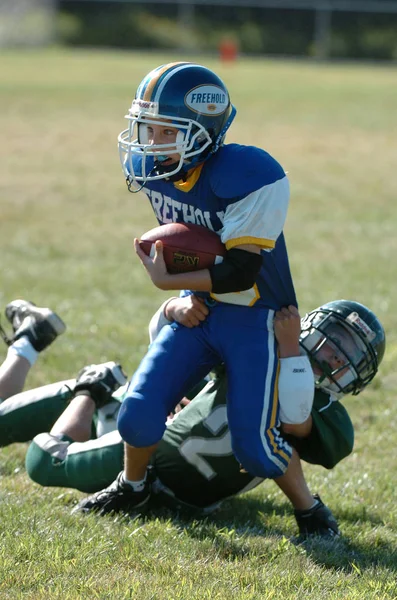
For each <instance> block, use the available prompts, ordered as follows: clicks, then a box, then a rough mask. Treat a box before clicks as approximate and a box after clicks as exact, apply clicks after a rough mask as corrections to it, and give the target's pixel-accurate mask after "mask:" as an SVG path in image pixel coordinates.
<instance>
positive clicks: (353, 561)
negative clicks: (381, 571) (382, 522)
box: [296, 537, 397, 576]
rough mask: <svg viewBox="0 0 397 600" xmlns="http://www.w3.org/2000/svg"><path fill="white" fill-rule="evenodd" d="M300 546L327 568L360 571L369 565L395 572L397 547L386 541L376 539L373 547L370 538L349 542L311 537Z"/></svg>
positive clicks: (396, 570)
mask: <svg viewBox="0 0 397 600" xmlns="http://www.w3.org/2000/svg"><path fill="white" fill-rule="evenodd" d="M296 543H298V542H296ZM299 546H300V547H301V548H303V549H304V551H305V553H306V554H307V556H310V558H311V560H313V561H314V562H315V563H317V564H318V565H321V566H323V567H326V568H327V569H335V570H337V571H343V572H345V573H356V574H357V573H358V574H361V573H362V572H363V571H365V570H366V569H369V568H374V567H375V568H376V567H383V568H386V569H388V570H389V571H390V572H391V573H395V574H396V576H397V550H396V547H395V545H394V544H391V543H389V542H385V541H382V542H378V543H377V545H376V547H374V546H373V545H371V544H370V542H367V543H358V542H352V541H351V540H349V539H347V538H343V537H342V538H340V539H337V540H333V541H332V540H331V541H327V540H322V539H311V540H307V541H305V542H301V543H299Z"/></svg>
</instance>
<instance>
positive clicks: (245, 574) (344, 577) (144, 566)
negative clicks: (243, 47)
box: [0, 50, 397, 600]
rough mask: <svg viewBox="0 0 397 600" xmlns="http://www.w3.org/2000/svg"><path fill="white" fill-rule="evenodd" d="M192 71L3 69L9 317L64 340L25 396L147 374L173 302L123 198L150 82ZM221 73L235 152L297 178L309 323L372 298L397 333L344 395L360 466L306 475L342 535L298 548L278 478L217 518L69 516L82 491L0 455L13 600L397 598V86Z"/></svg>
mask: <svg viewBox="0 0 397 600" xmlns="http://www.w3.org/2000/svg"><path fill="white" fill-rule="evenodd" d="M181 58H182V59H185V58H186V57H180V56H176V55H167V56H164V55H162V56H160V55H157V56H156V55H153V54H148V55H142V54H139V55H138V54H133V53H116V52H109V53H103V52H91V53H90V52H62V51H55V50H54V51H50V52H45V53H44V52H32V53H31V54H29V55H28V54H26V53H23V52H21V53H16V52H15V53H14V52H9V53H7V52H4V51H3V53H2V56H1V58H0V108H1V110H0V133H1V135H0V165H1V166H0V206H1V212H0V247H1V249H0V256H1V289H0V306H4V305H5V304H6V303H7V302H9V301H10V300H11V299H13V298H16V297H25V298H28V299H31V300H33V301H35V302H36V303H38V304H40V305H49V306H51V307H52V308H54V309H56V310H57V311H58V312H59V313H60V315H61V316H62V317H63V318H64V320H65V321H66V322H67V324H68V331H67V332H66V334H65V335H64V336H62V338H60V339H59V341H57V342H56V343H55V344H54V346H53V347H52V348H51V349H50V350H49V351H48V352H47V353H45V354H44V355H43V356H42V357H41V358H40V361H39V362H38V364H37V367H35V369H34V370H33V371H32V373H31V375H30V378H29V381H28V385H29V386H36V385H41V384H44V383H47V382H49V381H51V380H56V379H58V378H59V379H60V378H65V377H70V376H73V375H74V374H75V373H76V372H77V371H78V370H79V369H80V367H81V366H83V365H85V364H88V363H90V362H100V361H103V360H118V361H120V362H122V364H123V366H124V368H125V370H126V371H127V372H128V373H132V372H133V370H134V368H135V367H136V366H137V364H138V362H139V360H140V357H141V356H142V354H143V353H144V351H145V349H146V346H147V334H146V325H145V324H146V323H147V322H148V320H149V318H150V316H151V314H152V313H153V312H154V310H155V309H156V308H157V306H158V305H159V303H160V302H161V301H162V300H164V299H165V297H166V295H165V293H163V292H160V291H158V290H156V289H155V288H153V287H152V285H151V284H150V282H149V280H148V278H147V276H146V274H145V272H144V270H143V269H142V268H141V266H140V265H139V264H138V261H137V258H136V257H135V256H134V253H133V248H132V240H133V238H134V237H135V236H138V235H139V234H140V233H142V232H144V231H146V230H147V229H150V228H151V227H153V226H154V225H155V220H154V217H153V215H152V213H151V209H150V207H149V204H148V202H146V201H145V197H144V196H141V195H137V196H132V195H130V194H128V193H127V190H126V188H125V186H124V183H123V177H122V173H121V169H120V165H119V161H118V153H117V142H116V138H117V134H118V132H119V131H120V130H121V129H122V128H124V121H123V115H124V114H125V112H126V110H127V108H128V106H129V104H130V101H131V99H132V97H133V94H134V91H135V88H136V86H137V84H138V83H139V81H140V80H141V78H142V77H143V75H144V74H145V73H146V72H147V71H149V70H150V69H151V68H152V67H154V66H156V65H157V64H161V63H164V62H167V61H168V60H174V59H181ZM189 58H194V57H189ZM198 60H200V59H198ZM206 64H207V65H208V66H210V67H212V68H214V69H215V70H217V71H218V72H219V74H220V75H221V76H222V78H223V79H224V80H225V82H226V83H227V85H228V87H229V89H230V92H231V96H232V100H233V102H234V103H235V104H236V106H237V108H238V116H237V120H236V122H235V124H234V125H233V126H232V128H231V131H230V135H229V136H228V140H229V141H239V142H241V143H247V144H256V145H258V146H262V147H264V148H266V149H267V150H268V151H269V152H270V153H271V154H273V155H274V156H275V157H276V158H277V159H278V160H279V161H280V162H281V163H282V165H283V166H284V167H285V169H286V170H287V171H288V172H289V177H290V181H291V188H292V201H291V207H290V212H289V217H288V223H287V227H286V235H287V242H288V246H289V253H290V259H291V264H292V269H293V275H294V279H295V284H296V289H297V293H298V297H299V300H300V307H301V312H302V313H304V312H305V311H306V310H308V309H312V308H314V307H315V306H318V305H319V304H321V303H323V302H326V301H328V300H332V299H337V298H343V297H344V298H351V299H356V300H359V301H361V302H363V303H364V304H367V305H368V306H370V307H371V308H372V309H373V310H374V311H375V312H376V313H377V314H378V316H379V317H380V319H381V320H382V322H383V324H384V326H385V329H386V332H387V337H388V346H387V351H386V355H385V359H384V361H383V363H382V366H381V369H380V374H379V376H378V378H377V380H376V381H375V382H374V383H373V384H372V385H371V386H370V388H369V389H368V390H367V391H366V392H364V393H363V394H362V396H359V397H358V398H348V399H346V403H345V404H346V406H347V408H348V410H349V412H350V414H351V416H352V419H353V421H354V424H355V427H356V445H355V450H354V453H353V454H352V455H351V456H350V457H349V458H348V459H346V460H345V461H344V462H343V463H342V464H340V465H339V466H338V467H337V468H336V469H335V470H333V471H331V472H328V471H325V470H323V469H321V468H319V467H318V468H317V467H306V469H305V474H306V476H307V479H308V481H309V484H310V486H311V488H312V489H313V491H318V492H319V493H320V494H321V495H322V497H323V499H324V500H325V501H326V503H327V504H328V505H329V506H330V507H331V508H332V510H333V512H334V513H335V515H336V517H337V519H338V521H339V524H340V527H341V529H342V531H343V534H344V535H343V538H342V539H341V540H339V541H336V542H334V543H331V544H330V543H328V544H325V543H321V542H312V543H310V544H306V545H304V546H299V545H296V544H294V540H293V536H294V535H295V534H296V524H295V521H294V519H293V515H292V512H291V509H290V507H289V504H288V502H287V501H286V500H285V498H284V497H283V496H282V494H281V492H280V491H278V489H277V488H276V486H275V485H274V484H273V483H272V482H268V483H267V484H265V485H262V486H261V487H260V488H258V489H257V490H254V491H253V492H250V493H249V494H247V495H246V496H244V497H241V498H236V499H234V500H232V501H230V502H228V503H227V504H225V506H224V508H223V509H222V510H221V511H220V512H219V513H218V514H217V515H216V516H214V517H212V518H208V519H207V520H205V521H202V522H197V521H189V520H184V519H182V518H178V517H175V516H174V515H172V514H171V513H167V512H164V513H161V514H158V515H152V516H151V517H148V518H146V519H144V520H142V519H137V520H134V521H125V520H123V519H120V518H115V519H112V518H103V519H97V518H95V517H91V516H90V517H88V518H82V517H71V516H70V514H69V513H70V509H71V507H72V505H73V503H74V502H75V501H76V500H77V499H79V498H80V497H81V494H79V493H77V492H73V491H68V490H61V489H55V488H53V489H42V488H39V487H38V486H36V485H34V484H32V483H30V482H29V480H28V478H27V476H26V474H25V472H24V455H25V450H26V447H25V445H16V446H13V447H10V448H6V449H2V450H0V598H1V600H6V599H7V600H8V599H12V600H16V599H19V598H21V599H22V598H29V599H34V600H36V599H37V600H38V599H40V600H41V599H48V598H51V599H53V598H54V599H56V598H62V599H63V600H72V599H73V600H74V599H84V600H85V599H87V600H91V599H96V598H98V599H101V600H102V599H112V600H113V599H114V600H119V599H127V598H131V599H137V600H149V599H153V600H177V599H181V600H196V599H197V600H198V599H199V600H205V599H207V598H208V599H226V598H227V599H228V600H231V599H233V600H246V599H247V600H251V599H255V600H257V599H260V600H262V599H263V600H270V599H275V600H279V599H280V600H281V599H285V598H288V599H290V598H291V599H292V598H305V599H313V600H314V599H316V600H317V599H318V598H324V599H338V600H339V599H349V600H358V599H360V600H361V599H365V600H369V599H373V600H382V599H385V598H397V583H396V581H397V507H396V501H395V498H396V496H395V488H396V483H397V458H396V456H397V454H396V448H395V446H396V428H397V419H396V414H395V401H396V400H395V398H396V393H397V374H396V371H395V364H396V360H397V334H396V332H397V315H396V311H395V309H394V304H393V302H394V301H396V300H397V283H396V282H397V259H396V255H397V235H396V226H397V208H396V206H397V205H396V198H397V178H396V176H395V173H396V164H397V141H396V139H397V138H396V135H397V111H396V106H397V86H396V71H395V70H393V69H392V68H383V67H365V66H352V65H344V66H327V65H318V64H306V63H298V62H296V63H294V62H290V63H287V62H278V61H277V62H270V61H265V60H259V59H258V60H243V59H242V60H240V61H239V62H238V63H237V64H235V65H233V66H227V65H226V66H225V65H220V64H218V63H217V61H215V60H207V61H206Z"/></svg>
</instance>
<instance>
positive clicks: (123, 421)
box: [117, 396, 167, 448]
mask: <svg viewBox="0 0 397 600" xmlns="http://www.w3.org/2000/svg"><path fill="white" fill-rule="evenodd" d="M157 409H158V407H157ZM166 419H167V415H165V414H163V413H161V414H159V413H156V412H154V409H153V406H152V405H151V404H150V402H148V401H147V400H143V399H142V398H141V397H139V396H130V397H128V398H126V399H125V400H124V401H123V404H122V405H121V408H120V411H119V416H118V419H117V428H118V430H119V433H120V435H121V437H122V438H123V440H124V441H125V442H127V444H129V445H130V446H134V447H135V448H145V447H146V446H152V445H153V444H156V443H157V442H159V441H160V440H161V438H162V437H163V433H164V431H165V422H166Z"/></svg>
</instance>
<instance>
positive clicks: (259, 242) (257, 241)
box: [225, 235, 276, 250]
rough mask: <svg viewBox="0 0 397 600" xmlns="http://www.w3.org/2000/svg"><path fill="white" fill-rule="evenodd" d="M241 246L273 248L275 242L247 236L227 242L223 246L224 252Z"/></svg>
mask: <svg viewBox="0 0 397 600" xmlns="http://www.w3.org/2000/svg"><path fill="white" fill-rule="evenodd" d="M243 244H255V246H260V247H261V248H274V246H275V245H276V242H275V241H274V240H265V239H263V238H256V237H250V236H248V235H247V236H246V237H240V238H234V239H233V240H228V241H227V242H226V244H225V246H226V250H230V249H231V248H235V247H236V246H242V245H243Z"/></svg>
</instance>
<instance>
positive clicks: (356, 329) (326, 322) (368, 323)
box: [300, 300, 386, 396]
mask: <svg viewBox="0 0 397 600" xmlns="http://www.w3.org/2000/svg"><path fill="white" fill-rule="evenodd" d="M300 344H301V346H302V348H303V349H304V350H305V352H306V353H307V354H308V356H309V358H310V360H311V363H312V367H313V371H314V374H315V377H316V386H317V387H319V388H321V389H323V390H324V391H326V392H328V393H331V394H334V395H336V396H343V395H346V394H353V395H357V394H359V393H360V392H361V391H362V390H363V389H364V388H365V387H366V386H367V385H368V383H369V382H370V381H371V380H372V379H373V378H374V377H375V375H376V373H377V370H378V366H379V364H380V362H381V360H382V358H383V355H384V351H385V345H386V341H385V332H384V330H383V327H382V325H381V323H380V321H379V319H378V318H377V317H376V316H375V314H374V313H373V312H372V311H371V310H369V309H368V308H367V307H366V306H364V305H363V304H360V303H359V302H354V301H351V300H336V301H334V302H329V303H327V304H324V305H323V306H320V307H319V308H316V309H315V310H313V311H311V312H310V313H309V314H307V315H306V316H305V317H304V318H303V319H302V332H301V335H300Z"/></svg>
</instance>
